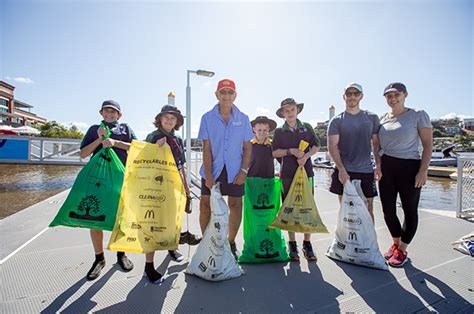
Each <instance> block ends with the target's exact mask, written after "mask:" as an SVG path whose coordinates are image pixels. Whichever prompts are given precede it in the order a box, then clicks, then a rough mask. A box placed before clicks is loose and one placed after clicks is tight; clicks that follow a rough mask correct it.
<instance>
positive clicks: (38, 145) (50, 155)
mask: <svg viewBox="0 0 474 314" xmlns="http://www.w3.org/2000/svg"><path fill="white" fill-rule="evenodd" d="M80 144H81V140H75V139H63V138H45V137H34V136H9V135H0V163H32V164H61V165H84V164H85V163H87V162H88V161H89V157H88V158H84V159H83V158H81V157H80V155H79V153H80Z"/></svg>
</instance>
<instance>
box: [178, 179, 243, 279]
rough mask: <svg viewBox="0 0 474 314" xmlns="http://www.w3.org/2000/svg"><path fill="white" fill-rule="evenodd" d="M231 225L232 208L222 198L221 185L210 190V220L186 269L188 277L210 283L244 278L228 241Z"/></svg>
mask: <svg viewBox="0 0 474 314" xmlns="http://www.w3.org/2000/svg"><path fill="white" fill-rule="evenodd" d="M228 221H229V208H228V207H227V204H226V202H225V201H224V198H223V197H222V195H221V192H220V188H219V183H218V184H216V185H214V187H213V188H212V189H211V219H210V220H209V224H208V225H207V227H206V231H205V232H204V235H203V238H202V240H201V242H200V243H199V246H198V247H197V249H196V251H195V252H194V255H193V257H192V258H191V262H190V263H189V265H188V267H187V269H186V272H187V273H188V274H193V275H196V276H198V277H201V278H203V279H206V280H210V281H221V280H226V279H231V278H235V277H239V276H240V275H242V270H241V269H240V267H239V265H238V264H237V262H236V261H235V258H234V255H232V251H231V250H230V245H229V240H228V239H227V229H228Z"/></svg>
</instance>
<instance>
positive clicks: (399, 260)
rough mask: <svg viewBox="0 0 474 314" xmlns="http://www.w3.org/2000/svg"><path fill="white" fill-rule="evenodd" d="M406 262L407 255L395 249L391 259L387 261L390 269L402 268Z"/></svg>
mask: <svg viewBox="0 0 474 314" xmlns="http://www.w3.org/2000/svg"><path fill="white" fill-rule="evenodd" d="M407 260H408V253H407V252H403V251H402V250H400V249H398V248H397V249H395V251H394V252H393V255H392V257H390V259H389V260H388V264H389V265H390V266H392V267H402V266H403V265H404V264H405V263H406V262H407Z"/></svg>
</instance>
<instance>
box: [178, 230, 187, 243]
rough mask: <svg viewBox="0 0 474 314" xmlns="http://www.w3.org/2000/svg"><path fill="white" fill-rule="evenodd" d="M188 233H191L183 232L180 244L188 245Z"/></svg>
mask: <svg viewBox="0 0 474 314" xmlns="http://www.w3.org/2000/svg"><path fill="white" fill-rule="evenodd" d="M188 233H189V232H187V231H186V232H181V235H180V237H179V244H186V243H188Z"/></svg>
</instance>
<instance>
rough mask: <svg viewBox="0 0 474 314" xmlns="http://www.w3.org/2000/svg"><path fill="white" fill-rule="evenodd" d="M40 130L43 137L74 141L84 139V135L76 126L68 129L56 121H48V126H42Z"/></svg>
mask: <svg viewBox="0 0 474 314" xmlns="http://www.w3.org/2000/svg"><path fill="white" fill-rule="evenodd" d="M39 130H40V131H41V134H40V136H41V137H50V138H72V139H81V138H83V137H84V134H83V133H82V132H80V131H79V130H78V128H77V127H76V126H75V125H73V126H72V127H70V128H66V127H65V126H64V125H61V124H60V123H58V122H56V121H48V122H47V123H46V124H44V125H42V126H40V127H39Z"/></svg>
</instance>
